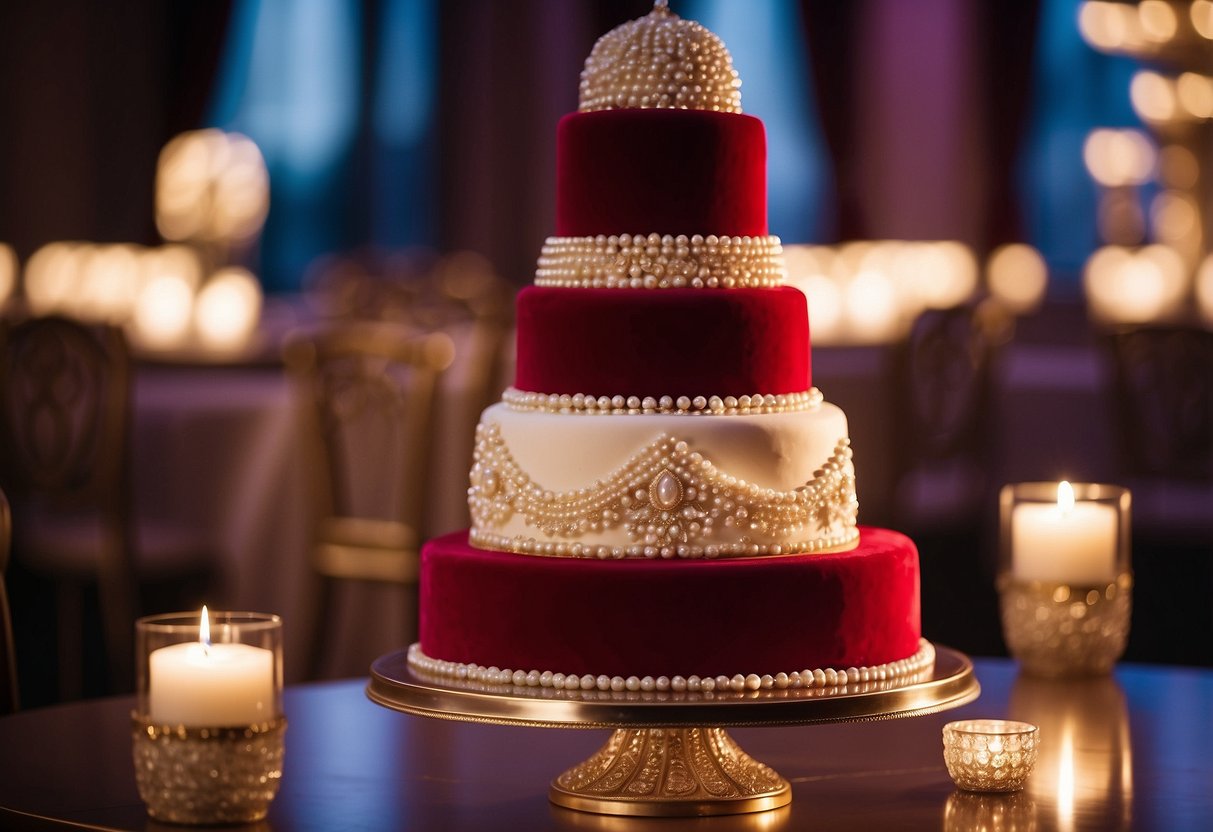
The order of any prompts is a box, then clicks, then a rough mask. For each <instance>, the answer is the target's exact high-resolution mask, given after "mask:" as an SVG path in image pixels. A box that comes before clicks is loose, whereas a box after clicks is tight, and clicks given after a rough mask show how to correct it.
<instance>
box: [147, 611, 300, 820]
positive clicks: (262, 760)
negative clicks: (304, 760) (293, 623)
mask: <svg viewBox="0 0 1213 832" xmlns="http://www.w3.org/2000/svg"><path fill="white" fill-rule="evenodd" d="M135 641H136V654H135V659H136V707H135V710H134V711H133V712H132V713H131V745H132V757H133V760H134V766H135V783H136V785H137V786H138V789H139V796H140V797H141V798H142V799H143V802H144V804H145V805H146V807H147V812H148V815H149V816H150V817H152V818H153V819H154V820H157V821H167V822H170V823H180V824H200V825H214V824H235V823H254V822H256V821H260V820H262V819H264V818H265V817H266V815H267V814H268V812H269V806H270V803H271V801H273V799H274V796H275V795H276V794H277V792H278V784H279V782H280V780H281V778H282V761H283V756H284V750H285V746H284V741H283V738H284V734H285V733H286V717H285V716H283V714H282V620H281V619H280V618H278V616H276V615H268V614H264V613H248V612H215V613H207V612H206V611H205V608H204V610H203V614H201V615H200V614H199V613H198V612H189V613H172V614H168V615H162V616H149V617H147V618H141V619H139V620H138V621H137V622H135Z"/></svg>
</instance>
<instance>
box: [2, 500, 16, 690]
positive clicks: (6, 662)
mask: <svg viewBox="0 0 1213 832" xmlns="http://www.w3.org/2000/svg"><path fill="white" fill-rule="evenodd" d="M12 530H13V518H12V514H11V513H10V512H9V507H8V499H7V498H6V497H5V496H4V492H0V714H11V713H13V712H14V711H16V710H17V708H18V707H20V697H19V696H18V694H17V647H16V644H15V643H14V641H13V619H12V614H11V612H10V610H9V606H8V584H7V583H6V582H5V578H4V575H5V572H6V571H7V569H8V553H9V544H10V542H11V541H12Z"/></svg>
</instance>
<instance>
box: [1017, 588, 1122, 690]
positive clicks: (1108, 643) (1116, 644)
mask: <svg viewBox="0 0 1213 832" xmlns="http://www.w3.org/2000/svg"><path fill="white" fill-rule="evenodd" d="M998 597H999V606H1000V607H1001V612H1002V632H1003V638H1004V639H1005V640H1006V643H1007V649H1008V650H1009V651H1010V652H1011V655H1012V656H1014V657H1015V658H1016V659H1018V660H1019V663H1020V665H1021V666H1022V667H1023V670H1024V672H1026V673H1029V674H1031V675H1033V676H1042V677H1047V678H1063V677H1076V676H1097V675H1102V674H1106V673H1110V672H1111V670H1112V667H1113V666H1114V665H1115V664H1116V662H1117V661H1118V660H1119V659H1120V657H1121V656H1122V655H1123V654H1124V651H1125V643H1126V642H1127V641H1128V638H1129V622H1130V619H1131V617H1132V610H1133V575H1132V573H1131V572H1124V573H1122V574H1121V575H1120V577H1118V578H1117V579H1116V580H1115V581H1112V582H1110V583H1106V584H1101V585H1096V586H1071V585H1069V584H1061V583H1051V582H1045V581H1020V580H1016V579H1015V578H1014V577H1012V576H1010V575H1003V576H1002V577H1001V578H1000V579H999V581H998Z"/></svg>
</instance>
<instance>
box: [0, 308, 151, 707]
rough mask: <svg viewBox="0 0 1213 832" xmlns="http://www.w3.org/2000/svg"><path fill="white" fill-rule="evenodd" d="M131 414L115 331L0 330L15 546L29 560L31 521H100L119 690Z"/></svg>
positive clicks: (128, 589) (127, 633) (99, 556)
mask: <svg viewBox="0 0 1213 832" xmlns="http://www.w3.org/2000/svg"><path fill="white" fill-rule="evenodd" d="M130 412H131V358H130V351H129V349H128V347H127V343H126V339H125V336H124V335H123V333H122V330H121V329H118V328H117V327H114V326H109V325H103V324H84V323H82V322H79V321H76V320H72V319H70V318H62V317H57V316H48V317H35V318H28V319H25V320H22V321H19V322H17V323H12V324H10V323H4V324H3V325H0V485H2V486H3V488H4V489H5V490H6V491H7V492H8V496H9V498H10V500H11V501H12V503H13V511H14V514H15V515H16V520H17V526H16V528H15V531H16V543H17V545H18V546H19V547H20V548H19V551H20V552H21V553H22V555H23V556H24V555H25V554H26V549H29V550H30V551H29V552H28V554H29V555H30V557H31V558H34V557H36V555H37V541H36V540H35V539H33V538H30V539H28V540H27V534H26V531H28V530H29V529H31V528H36V527H37V526H38V525H39V524H38V523H34V524H31V523H30V522H29V520H30V519H32V518H35V517H40V518H42V519H43V521H47V520H50V521H52V522H56V520H55V518H58V521H62V520H63V518H72V519H75V518H80V517H88V518H90V519H93V520H95V522H97V523H98V528H99V529H100V534H101V537H100V539H99V541H98V544H99V546H98V551H97V552H96V566H97V572H96V579H97V585H98V591H99V593H100V604H101V617H102V627H103V630H104V637H105V643H106V649H107V651H108V652H109V654H110V655H109V656H108V659H109V663H110V666H111V668H112V669H113V673H114V674H115V679H114V681H115V683H116V684H118V685H120V686H121V687H125V686H126V685H127V684H129V682H128V681H127V677H128V676H129V669H130V667H131V664H132V662H133V660H134V655H133V649H134V647H133V643H134V636H133V628H134V619H135V615H136V607H137V602H136V591H135V587H136V583H135V565H134V560H133V552H132V543H131V535H132V532H131V523H132V519H131V512H132V506H131V484H130V480H129V476H130V467H129V465H128V464H127V452H128V438H129V437H128V434H129V425H130ZM41 525H42V526H45V525H46V523H45V522H43V523H42V524H41ZM23 529H25V530H26V531H23ZM120 689H121V688H120Z"/></svg>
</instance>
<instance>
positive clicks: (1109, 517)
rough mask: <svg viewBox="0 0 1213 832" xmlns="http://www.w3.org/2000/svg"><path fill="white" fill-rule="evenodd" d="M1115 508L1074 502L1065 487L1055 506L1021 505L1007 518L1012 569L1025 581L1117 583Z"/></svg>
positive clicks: (1060, 489) (1039, 504) (1071, 493)
mask: <svg viewBox="0 0 1213 832" xmlns="http://www.w3.org/2000/svg"><path fill="white" fill-rule="evenodd" d="M1116 530H1117V514H1116V508H1115V507H1114V506H1110V505H1104V504H1102V503H1093V502H1085V501H1079V502H1075V501H1074V492H1073V489H1072V488H1071V486H1070V484H1069V483H1068V482H1062V483H1061V484H1060V485H1058V488H1057V503H1056V504H1054V505H1050V504H1044V503H1020V504H1018V505H1016V506H1015V507H1014V509H1013V510H1012V513H1011V569H1012V571H1013V573H1014V575H1015V577H1016V578H1018V579H1019V580H1023V581H1049V582H1056V583H1064V584H1077V585H1088V584H1101V583H1106V582H1110V581H1113V580H1115V579H1116Z"/></svg>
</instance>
